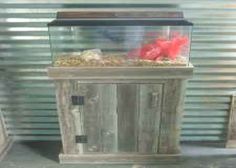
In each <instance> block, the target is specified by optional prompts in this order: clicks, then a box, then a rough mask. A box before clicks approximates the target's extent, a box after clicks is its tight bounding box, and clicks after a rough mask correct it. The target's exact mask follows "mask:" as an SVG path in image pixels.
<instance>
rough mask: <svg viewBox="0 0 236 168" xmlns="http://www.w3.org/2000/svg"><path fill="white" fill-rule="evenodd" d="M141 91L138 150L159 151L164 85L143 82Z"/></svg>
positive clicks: (146, 151)
mask: <svg viewBox="0 0 236 168" xmlns="http://www.w3.org/2000/svg"><path fill="white" fill-rule="evenodd" d="M139 93H140V96H139V97H140V100H139V125H138V129H139V133H138V152H141V153H157V151H158V141H159V126H160V114H161V102H162V101H161V98H162V85H160V84H141V85H140V89H139Z"/></svg>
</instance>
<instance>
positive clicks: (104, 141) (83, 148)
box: [70, 83, 117, 153]
mask: <svg viewBox="0 0 236 168" xmlns="http://www.w3.org/2000/svg"><path fill="white" fill-rule="evenodd" d="M72 94H73V95H72V97H73V96H74V100H73V101H74V103H73V105H72V108H73V109H71V110H70V111H71V112H72V114H73V115H74V123H75V127H76V128H75V135H76V137H75V138H76V144H77V149H78V151H79V153H90V152H91V153H94V152H95V153H96V152H101V153H113V152H116V151H117V113H116V107H117V104H116V102H117V101H116V85H114V84H78V83H75V84H74V88H73V92H72ZM72 99H73V98H72Z"/></svg>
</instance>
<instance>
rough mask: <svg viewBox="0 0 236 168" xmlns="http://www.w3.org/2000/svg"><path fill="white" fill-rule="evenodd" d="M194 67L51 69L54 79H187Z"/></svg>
mask: <svg viewBox="0 0 236 168" xmlns="http://www.w3.org/2000/svg"><path fill="white" fill-rule="evenodd" d="M192 73H193V67H192V66H191V65H190V66H188V67H184V66H183V67H182V66H181V67H174V66H171V67H168V66H163V67H102V68H101V67H96V68H94V67H85V68H81V67H49V68H48V76H49V77H51V78H53V79H78V80H89V79H93V80H94V79H103V80H104V79H110V80H111V79H122V80H125V79H127V80H130V79H139V80H141V79H173V78H175V79H177V78H179V79H186V78H189V77H191V76H192Z"/></svg>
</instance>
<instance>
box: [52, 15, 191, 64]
mask: <svg viewBox="0 0 236 168" xmlns="http://www.w3.org/2000/svg"><path fill="white" fill-rule="evenodd" d="M192 26H193V24H192V23H191V22H189V21H187V20H185V19H184V17H183V13H182V12H121V11H120V12H97V13H89V12H88V13H87V14H84V12H83V13H80V12H59V13H58V14H57V18H56V19H55V20H53V21H52V22H50V23H49V24H48V31H49V38H50V39H49V40H50V47H51V55H52V66H54V67H143V66H150V67H159V66H188V65H189V55H190V46H191V32H192Z"/></svg>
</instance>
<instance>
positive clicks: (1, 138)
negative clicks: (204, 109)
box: [0, 111, 7, 146]
mask: <svg viewBox="0 0 236 168" xmlns="http://www.w3.org/2000/svg"><path fill="white" fill-rule="evenodd" d="M1 114H2V113H1V111H0V146H2V145H3V144H4V143H5V142H6V138H7V135H6V131H5V127H4V125H3V124H4V123H3V117H2V115H1Z"/></svg>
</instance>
